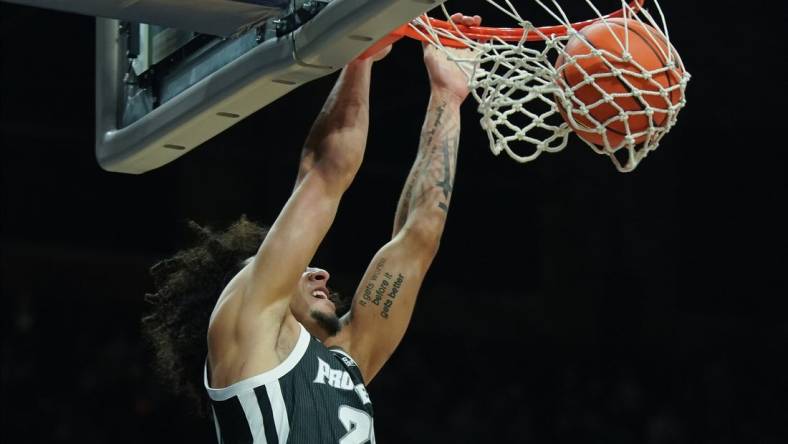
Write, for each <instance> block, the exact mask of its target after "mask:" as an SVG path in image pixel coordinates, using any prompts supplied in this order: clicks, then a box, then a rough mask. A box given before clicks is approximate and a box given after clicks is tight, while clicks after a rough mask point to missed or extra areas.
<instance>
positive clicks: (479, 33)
mask: <svg viewBox="0 0 788 444" xmlns="http://www.w3.org/2000/svg"><path fill="white" fill-rule="evenodd" d="M645 1H646V0H632V2H630V3H629V8H631V9H632V11H633V12H634V13H638V12H640V10H641V9H642V8H643V3H645ZM626 9H627V8H621V9H619V10H618V11H615V12H612V13H610V14H608V15H606V16H604V17H601V18H600V17H597V18H594V19H591V20H585V21H582V22H577V23H572V24H571V25H570V26H571V27H572V28H574V29H575V30H577V31H579V30H581V29H583V28H585V27H587V26H589V25H592V24H594V23H596V22H598V21H600V20H603V19H611V18H618V17H623V16H624V14H625V11H626ZM424 17H425V18H426V19H428V20H429V22H430V25H431V26H432V27H433V28H436V29H441V30H444V31H448V32H449V33H451V34H454V35H456V36H457V38H460V37H464V38H468V39H471V40H476V41H480V42H486V41H490V40H492V39H493V38H498V39H500V40H503V41H506V42H519V41H522V40H524V41H527V42H538V41H544V40H545V38H544V37H542V36H543V35H544V36H556V37H563V36H565V35H566V34H567V27H566V25H553V26H541V27H538V28H535V29H533V30H531V31H530V32H529V33H528V35H527V36H525V39H523V35H524V34H525V30H524V29H523V28H493V27H487V26H464V25H455V24H452V23H449V22H448V21H446V20H438V19H434V18H432V17H428V16H424ZM457 30H459V31H460V32H459V33H458V32H457ZM536 30H538V32H536ZM422 34H426V33H425V32H424V31H422V32H421V33H419V31H417V30H415V29H413V26H411V24H410V23H406V24H404V25H402V26H400V27H399V28H397V29H395V30H394V31H393V32H392V33H391V34H389V35H388V36H386V37H384V38H383V39H381V40H380V41H378V42H377V43H376V44H375V45H373V46H372V47H371V48H369V49H368V50H367V51H366V52H364V54H362V55H361V57H360V58H367V57H369V56H371V55H373V54H375V53H377V52H378V51H379V50H381V49H383V48H384V47H386V46H388V45H390V44H392V43H394V42H396V41H398V40H400V39H401V38H403V37H409V38H412V39H414V40H419V41H422V42H430V40H429V39H428V38H426V37H425V36H424V35H422ZM438 40H439V41H440V43H441V45H443V46H445V47H449V48H466V47H467V46H468V45H466V44H465V43H464V42H462V41H461V40H455V39H452V38H448V37H438Z"/></svg>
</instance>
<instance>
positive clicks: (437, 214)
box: [328, 18, 479, 382]
mask: <svg viewBox="0 0 788 444" xmlns="http://www.w3.org/2000/svg"><path fill="white" fill-rule="evenodd" d="M473 20H474V21H473V23H476V24H478V22H479V19H478V18H476V19H473ZM424 61H425V64H426V66H427V70H428V73H429V75H430V84H431V88H432V94H431V97H430V101H429V105H428V108H427V115H426V118H425V122H424V127H423V129H422V134H421V140H420V143H419V149H418V152H417V155H416V160H415V162H414V164H413V167H412V168H411V171H410V174H409V176H408V179H407V181H406V183H405V187H404V188H403V191H402V194H401V197H400V201H399V205H398V208H397V213H396V216H395V227H394V235H393V238H392V240H391V241H389V242H388V243H387V244H386V245H385V246H383V248H381V249H380V250H379V251H378V252H377V254H376V255H375V256H374V258H373V259H372V262H371V264H370V266H369V267H368V269H367V271H366V273H365V274H364V277H363V278H362V280H361V283H360V285H359V287H358V289H357V290H356V293H355V295H354V298H353V304H352V307H351V311H350V312H349V313H348V314H347V315H346V316H345V318H343V323H344V328H343V330H342V331H341V332H340V334H339V335H338V336H337V337H335V338H332V339H331V340H330V341H328V343H329V345H339V346H342V347H343V348H345V349H347V350H348V351H349V352H350V354H351V355H352V356H353V357H354V358H355V360H356V361H357V362H358V364H359V366H360V368H361V370H362V373H363V374H364V377H365V378H366V382H369V381H371V380H372V379H373V378H374V377H375V375H376V374H377V373H378V371H379V370H380V369H381V367H382V366H383V364H385V362H386V361H387V360H388V359H389V357H390V356H391V354H392V353H393V352H394V350H395V349H396V347H397V346H398V345H399V343H400V341H401V340H402V337H403V336H404V334H405V330H406V329H407V326H408V324H409V322H410V319H411V315H412V313H413V308H414V306H415V303H416V297H417V295H418V292H419V289H420V287H421V284H422V281H423V280H424V276H425V275H426V273H427V270H428V268H429V266H430V264H431V263H432V260H433V258H434V257H435V254H436V253H437V251H438V245H439V243H440V238H441V235H442V234H443V228H444V225H445V223H446V217H447V214H448V210H449V203H450V200H451V196H452V190H453V186H454V175H455V171H456V161H457V149H458V145H459V139H460V105H461V104H462V102H463V101H464V100H465V98H466V97H467V95H468V89H467V80H468V79H467V75H466V74H465V73H464V72H463V71H461V70H460V69H459V68H458V67H457V65H456V64H455V63H454V62H451V61H449V60H447V58H446V57H445V55H443V54H442V53H440V52H439V51H438V50H437V49H435V48H434V47H430V46H428V47H425V49H424Z"/></svg>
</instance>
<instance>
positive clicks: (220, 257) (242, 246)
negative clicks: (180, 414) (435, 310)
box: [142, 216, 350, 415]
mask: <svg viewBox="0 0 788 444" xmlns="http://www.w3.org/2000/svg"><path fill="white" fill-rule="evenodd" d="M189 228H190V229H191V230H192V231H193V232H194V233H195V234H196V235H197V238H198V240H199V243H198V245H196V246H194V247H192V248H188V249H186V250H182V251H179V252H178V253H176V254H175V255H174V256H172V257H170V258H168V259H164V260H162V261H161V262H159V263H157V264H156V265H154V266H153V267H152V268H151V270H150V273H151V276H152V277H153V284H154V286H155V287H156V292H155V293H152V294H147V295H146V296H145V300H146V301H147V302H149V303H150V304H151V308H150V311H149V313H148V314H147V315H146V316H145V317H143V318H142V330H143V334H144V335H145V336H146V338H147V339H148V340H149V341H150V343H151V345H152V346H153V349H154V351H155V353H156V370H157V372H158V373H159V375H160V376H161V377H162V378H163V379H164V381H165V383H166V384H167V385H168V386H169V388H170V389H172V391H173V392H175V393H176V394H181V395H183V396H185V397H186V398H189V399H191V400H192V401H194V405H195V407H196V411H197V413H199V414H202V415H204V414H205V412H206V411H205V407H206V405H205V390H204V389H203V379H202V377H203V373H202V372H203V365H204V364H205V358H206V357H207V355H208V343H207V336H208V321H209V320H210V317H211V312H212V311H213V308H214V306H215V305H216V301H217V300H218V299H219V295H220V294H221V292H222V290H223V289H224V287H226V286H227V284H228V283H229V281H230V279H232V278H233V277H234V276H235V275H236V274H237V273H238V272H239V271H240V270H241V268H243V263H244V261H245V260H246V259H248V258H249V257H250V256H253V255H254V254H255V253H256V252H257V249H258V248H259V247H260V244H262V242H263V240H264V239H265V236H266V235H267V234H268V229H267V228H264V227H262V226H260V225H257V224H255V223H254V222H251V221H249V220H248V219H247V218H246V216H241V218H240V219H239V220H238V221H237V222H235V223H233V224H232V225H231V226H230V227H229V228H228V229H227V230H225V231H223V232H219V233H214V232H213V231H211V230H210V229H209V228H206V227H201V226H200V225H198V224H197V223H195V222H192V221H190V222H189ZM330 293H331V294H330V295H329V298H330V299H331V300H332V301H333V302H334V304H335V306H336V308H337V309H336V311H337V316H342V315H343V314H344V313H346V312H347V311H348V309H349V308H350V300H349V299H348V298H344V297H343V296H342V295H341V294H339V293H336V292H333V291H331V292H330Z"/></svg>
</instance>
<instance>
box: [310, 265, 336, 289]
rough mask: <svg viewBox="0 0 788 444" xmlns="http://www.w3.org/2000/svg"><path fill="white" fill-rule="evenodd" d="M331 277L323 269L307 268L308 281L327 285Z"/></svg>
mask: <svg viewBox="0 0 788 444" xmlns="http://www.w3.org/2000/svg"><path fill="white" fill-rule="evenodd" d="M330 277H331V275H330V274H328V272H327V271H326V270H323V269H322V268H307V279H309V280H310V281H322V283H323V284H324V285H325V283H326V282H328V279H329V278H330Z"/></svg>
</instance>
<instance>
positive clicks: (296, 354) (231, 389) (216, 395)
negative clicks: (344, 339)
mask: <svg viewBox="0 0 788 444" xmlns="http://www.w3.org/2000/svg"><path fill="white" fill-rule="evenodd" d="M298 325H299V326H300V327H301V333H300V335H299V336H298V342H296V345H295V347H293V351H291V352H290V354H289V355H288V356H287V358H286V359H285V360H284V361H282V363H281V364H279V365H277V366H276V367H274V368H272V369H271V370H268V371H267V372H264V373H260V374H259V375H256V376H252V377H250V378H247V379H244V380H242V381H238V382H236V383H235V384H232V385H230V386H228V387H225V388H219V389H216V388H211V386H210V383H209V382H208V363H207V362H206V364H205V369H204V371H203V384H204V385H205V390H206V391H207V392H208V396H210V398H211V399H213V400H214V401H225V400H227V399H230V398H232V397H233V396H238V395H239V394H241V393H243V392H245V391H247V390H250V389H254V388H256V387H259V386H261V385H265V384H266V383H269V382H272V381H276V380H278V379H279V378H281V377H282V376H284V375H286V374H287V373H288V372H289V371H290V370H292V369H293V368H294V367H295V366H296V365H297V364H298V361H300V360H301V358H303V357H304V353H306V349H307V347H309V340H310V338H311V335H310V334H309V332H308V331H306V328H304V326H303V325H301V324H298Z"/></svg>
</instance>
